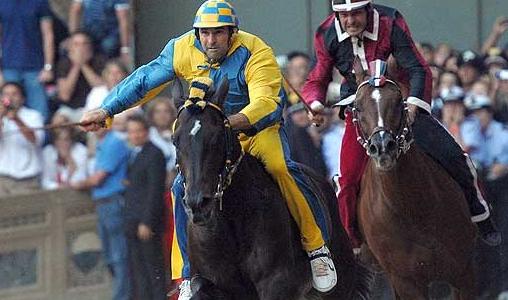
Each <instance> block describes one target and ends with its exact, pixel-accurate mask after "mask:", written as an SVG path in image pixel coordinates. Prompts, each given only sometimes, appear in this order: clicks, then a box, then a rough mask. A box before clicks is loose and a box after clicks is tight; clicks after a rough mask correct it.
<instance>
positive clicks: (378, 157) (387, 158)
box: [367, 131, 397, 171]
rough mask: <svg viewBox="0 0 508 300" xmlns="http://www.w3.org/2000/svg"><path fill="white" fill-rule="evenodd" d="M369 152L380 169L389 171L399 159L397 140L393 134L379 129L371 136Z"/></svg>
mask: <svg viewBox="0 0 508 300" xmlns="http://www.w3.org/2000/svg"><path fill="white" fill-rule="evenodd" d="M367 154H368V155H369V156H370V157H371V158H372V159H373V160H374V162H375V163H376V167H377V168H378V169H380V170H382V171H388V170H390V169H392V168H393V167H394V166H395V163H396V161H397V142H396V141H395V139H394V137H393V135H392V134H390V133H388V132H386V131H379V132H377V133H375V134H374V135H373V136H372V137H371V139H370V141H369V144H368V147H367Z"/></svg>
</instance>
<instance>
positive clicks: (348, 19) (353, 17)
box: [336, 8, 367, 36]
mask: <svg viewBox="0 0 508 300" xmlns="http://www.w3.org/2000/svg"><path fill="white" fill-rule="evenodd" d="M336 17H337V18H338V19H339V22H340V25H341V27H342V28H343V29H344V30H345V31H346V32H347V33H348V34H349V35H350V36H359V35H360V34H361V33H362V32H363V31H364V30H365V28H366V27H367V9H365V8H361V9H356V10H353V11H341V12H338V13H336Z"/></svg>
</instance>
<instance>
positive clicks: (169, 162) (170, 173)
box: [148, 96, 176, 187]
mask: <svg viewBox="0 0 508 300" xmlns="http://www.w3.org/2000/svg"><path fill="white" fill-rule="evenodd" d="M175 119H176V108H175V107H174V105H173V103H172V102H171V99H169V98H167V97H162V96H160V97H156V98H155V99H154V100H152V102H151V103H150V106H149V108H148V120H149V122H150V124H151V127H150V141H151V142H152V143H154V145H155V146H157V147H159V149H161V150H162V153H164V158H165V159H166V174H167V178H166V187H170V186H172V184H173V179H174V178H175V176H176V150H175V146H174V145H173V140H172V137H173V132H172V130H171V126H172V125H173V122H174V121H175Z"/></svg>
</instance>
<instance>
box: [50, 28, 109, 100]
mask: <svg viewBox="0 0 508 300" xmlns="http://www.w3.org/2000/svg"><path fill="white" fill-rule="evenodd" d="M104 61H105V59H104V58H103V57H102V56H100V55H95V54H94V51H93V47H92V41H91V39H90V37H89V36H88V34H86V33H85V32H81V31H77V32H74V33H73V34H72V35H71V37H70V44H69V53H68V56H67V57H64V58H62V59H61V60H60V61H58V65H57V68H56V77H57V86H58V99H59V102H60V104H64V105H66V106H69V107H70V108H73V109H78V108H82V107H84V106H85V103H86V97H87V95H88V93H90V90H91V89H92V87H96V86H100V85H102V84H103V80H102V78H101V77H100V76H99V74H101V72H102V69H103V67H104Z"/></svg>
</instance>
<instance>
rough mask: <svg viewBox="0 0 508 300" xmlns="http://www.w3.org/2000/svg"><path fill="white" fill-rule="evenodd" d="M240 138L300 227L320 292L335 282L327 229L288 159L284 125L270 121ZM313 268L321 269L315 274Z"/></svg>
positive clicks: (314, 200) (299, 173)
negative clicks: (326, 242)
mask: <svg viewBox="0 0 508 300" xmlns="http://www.w3.org/2000/svg"><path fill="white" fill-rule="evenodd" d="M240 141H241V144H242V148H243V150H244V151H245V152H247V153H249V154H251V155H253V156H255V157H256V158H258V159H259V160H261V162H262V163H263V164H264V165H265V167H266V170H267V171H268V173H270V175H272V177H273V178H274V179H275V181H276V182H277V184H278V186H279V188H280V191H281V193H282V196H283V197H284V199H285V200H286V204H287V206H288V208H289V212H290V213H291V216H292V217H293V219H294V220H295V221H296V223H297V225H298V227H299V229H300V233H301V236H302V244H303V248H304V249H305V250H306V251H307V252H308V253H309V256H310V258H311V265H312V267H313V268H312V274H313V280H314V282H313V283H314V287H315V288H316V289H317V290H319V291H321V292H326V291H328V290H330V289H331V288H333V286H335V284H336V283H337V275H336V271H335V268H334V267H333V261H332V260H331V258H330V257H329V252H328V249H327V248H326V246H325V239H327V238H328V230H327V226H326V221H325V217H324V211H323V210H322V208H321V204H320V202H319V200H318V199H317V198H316V196H315V195H314V193H313V192H312V189H311V187H310V186H309V185H308V184H307V180H306V178H305V176H304V174H303V173H302V171H301V170H300V169H299V168H298V166H297V165H296V164H295V163H294V162H293V161H291V158H290V156H289V146H288V143H287V138H286V134H285V132H284V129H283V128H282V127H280V126H279V125H274V126H271V127H268V128H266V129H264V130H262V131H260V132H259V133H257V134H256V135H255V136H254V137H250V138H241V139H240ZM318 223H319V224H320V225H321V228H320V227H319V226H318ZM316 251H317V252H319V253H317V252H316ZM314 254H315V255H314ZM316 269H318V273H319V272H321V273H320V274H318V275H315V271H316ZM323 272H324V273H323Z"/></svg>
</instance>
